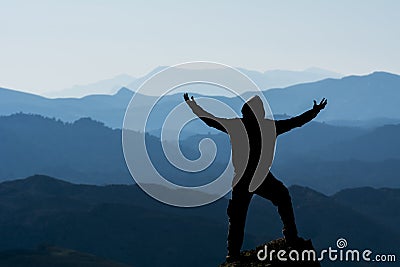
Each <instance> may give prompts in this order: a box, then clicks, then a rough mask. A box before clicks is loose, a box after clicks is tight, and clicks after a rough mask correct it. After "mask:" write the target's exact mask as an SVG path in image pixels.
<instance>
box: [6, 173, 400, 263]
mask: <svg viewBox="0 0 400 267" xmlns="http://www.w3.org/2000/svg"><path fill="white" fill-rule="evenodd" d="M290 192H291V195H292V198H293V203H294V208H295V213H296V218H297V224H298V228H299V231H300V235H301V236H303V237H304V238H311V239H312V241H313V243H314V246H315V248H316V249H317V251H320V250H322V249H327V248H328V247H332V248H334V249H335V248H336V240H337V239H338V238H345V239H346V240H347V242H348V246H349V248H353V249H355V248H357V249H362V250H363V249H366V248H368V249H370V250H372V251H373V252H374V253H387V254H389V253H392V254H396V253H398V250H397V248H398V247H399V245H400V231H399V228H398V224H399V223H400V220H399V216H397V214H396V212H395V211H396V209H397V207H398V206H399V204H400V191H399V189H388V188H382V189H373V188H369V187H364V188H357V189H348V190H343V191H341V192H339V193H337V194H335V195H333V196H330V197H328V196H326V195H323V194H321V193H318V192H316V191H314V190H312V189H310V188H307V187H300V186H293V187H290ZM227 201H228V200H227V199H226V198H222V199H220V200H219V201H217V202H215V203H212V204H209V205H206V206H202V207H198V208H190V209H183V208H176V207H171V206H168V205H164V204H162V203H160V202H157V201H156V200H154V199H152V198H150V197H149V196H147V195H146V194H145V193H144V192H143V191H141V189H140V188H138V187H137V186H136V185H110V186H90V185H77V184H70V183H67V182H64V181H60V180H57V179H54V178H51V177H48V176H42V175H36V176H32V177H28V178H26V179H21V180H15V181H10V182H3V183H0V203H1V205H0V235H1V236H2V238H1V239H0V250H3V251H10V250H11V251H12V253H10V252H8V254H7V253H5V252H0V265H2V266H5V264H4V263H5V262H7V260H10V259H12V258H13V259H15V258H18V257H16V256H15V255H18V253H20V254H19V255H20V258H21V259H22V258H23V255H26V254H27V253H26V250H32V249H35V248H36V247H37V246H43V245H45V246H47V247H49V246H50V247H64V248H68V250H67V251H70V250H75V251H80V252H82V253H84V254H86V253H89V254H93V255H96V256H97V257H101V258H103V259H109V260H110V261H117V262H121V263H124V264H127V265H130V266H141V267H146V266H185V267H186V266H198V267H203V266H218V264H219V263H221V262H223V260H224V256H225V253H226V250H225V239H226V230H227V216H226V206H227ZM280 229H281V223H280V220H279V217H278V214H277V212H276V209H275V207H273V206H272V204H271V203H270V202H267V201H265V200H262V199H260V198H258V197H255V198H254V199H253V201H252V203H251V205H250V209H249V212H248V220H247V225H246V236H245V244H244V249H249V248H254V247H255V246H256V245H258V244H261V243H264V242H267V241H269V240H273V239H276V238H277V237H280V236H281V232H280V231H281V230H280ZM24 251H25V252H24ZM61 251H62V253H65V250H61ZM24 253H25V254H24ZM10 254H11V255H14V256H13V257H8V258H7V255H10ZM50 254H51V253H50ZM30 255H32V253H30ZM34 255H35V254H34ZM36 255H37V253H36ZM46 255H48V254H47V253H43V254H42V257H44V258H45V257H46ZM59 255H60V254H59ZM75 255H76V257H75V258H74V259H75V262H77V261H76V260H77V256H78V255H79V254H75ZM82 255H83V254H82ZM48 256H49V257H50V256H51V255H48ZM397 256H398V255H397ZM83 259H85V260H87V259H94V257H91V258H89V257H88V256H85V257H83ZM49 260H51V258H49ZM53 260H54V258H53ZM104 262H105V261H104ZM63 266H64V265H63ZM65 266H71V265H65ZM116 266H120V265H116ZM322 266H364V265H362V263H355V264H354V265H353V264H351V263H348V262H334V263H330V262H323V265H322Z"/></svg>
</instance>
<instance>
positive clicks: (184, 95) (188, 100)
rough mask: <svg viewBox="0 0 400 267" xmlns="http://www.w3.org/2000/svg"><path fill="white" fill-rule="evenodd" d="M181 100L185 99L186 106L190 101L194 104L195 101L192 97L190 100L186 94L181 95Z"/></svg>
mask: <svg viewBox="0 0 400 267" xmlns="http://www.w3.org/2000/svg"><path fill="white" fill-rule="evenodd" d="M183 99H185V101H186V103H188V104H189V103H190V102H192V101H193V102H195V101H194V97H193V96H192V97H191V99H190V98H189V95H188V93H184V94H183Z"/></svg>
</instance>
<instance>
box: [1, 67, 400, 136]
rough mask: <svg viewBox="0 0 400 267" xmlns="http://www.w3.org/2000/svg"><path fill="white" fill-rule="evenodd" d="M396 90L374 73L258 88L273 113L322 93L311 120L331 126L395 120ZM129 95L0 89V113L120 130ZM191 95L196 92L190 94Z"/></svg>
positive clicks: (399, 82)
mask: <svg viewBox="0 0 400 267" xmlns="http://www.w3.org/2000/svg"><path fill="white" fill-rule="evenodd" d="M399 88H400V76H398V75H395V74H390V73H385V72H375V73H372V74H369V75H366V76H348V77H343V78H340V79H325V80H321V81H317V82H311V83H304V84H298V85H293V86H289V87H286V88H281V89H270V90H266V91H264V95H265V97H266V99H267V100H268V102H269V105H270V106H271V109H272V112H273V113H274V114H275V115H279V114H280V115H284V114H286V115H287V116H292V115H296V114H299V113H301V112H303V111H305V110H307V109H309V108H311V107H312V100H313V99H321V98H322V97H326V98H328V107H327V108H326V110H324V112H322V113H321V114H320V115H319V116H318V117H317V120H319V121H325V122H332V123H335V124H336V125H356V124H357V125H362V126H377V125H383V124H385V123H396V122H397V123H398V122H399V121H400V110H399V109H398V108H397V105H398V101H399V100H400V91H399ZM134 94H135V93H134V92H132V91H131V90H129V89H127V88H122V89H120V90H119V91H118V92H117V93H116V94H114V95H90V96H86V97H83V98H56V99H48V98H44V97H41V96H38V95H33V94H27V93H22V92H18V91H13V90H9V89H5V88H0V115H10V114H13V113H17V112H24V113H33V114H40V115H43V116H46V117H54V118H56V119H61V120H63V121H69V122H72V121H75V120H77V119H79V118H82V117H90V118H93V119H95V120H98V121H101V122H104V123H105V125H107V126H110V127H112V128H122V122H123V118H124V114H125V110H126V108H127V106H128V103H129V101H130V100H131V98H132V96H133V95H134ZM251 95H252V93H246V94H245V95H243V97H244V98H245V99H246V98H248V97H249V96H251ZM195 96H196V97H199V96H201V95H199V94H195ZM135 97H138V98H140V103H141V105H142V106H143V107H149V106H150V105H152V104H153V103H155V102H156V100H157V97H154V96H146V95H142V94H138V93H136V94H135ZM213 98H214V99H216V100H220V101H222V102H224V103H226V104H228V105H229V106H231V107H232V108H233V110H235V111H236V112H238V114H239V113H240V108H241V106H242V104H243V101H242V100H240V99H238V98H229V97H218V96H213ZM182 101H183V100H182V95H181V94H180V93H179V94H172V95H166V96H165V97H163V99H162V101H160V102H159V103H158V104H157V105H156V106H155V108H154V109H155V110H156V111H158V114H157V116H153V117H154V118H153V119H152V120H150V121H149V122H148V130H149V131H155V130H158V129H160V128H161V127H162V124H163V122H164V121H165V118H166V116H167V115H168V113H169V112H170V110H172V109H173V108H174V107H175V106H176V105H177V104H179V103H182ZM205 108H206V109H210V111H211V112H214V113H216V114H219V115H222V116H223V114H221V110H219V109H218V108H215V107H209V106H207V105H206V106H205ZM188 112H190V110H188ZM134 116H137V119H140V117H141V116H143V114H141V108H140V107H138V110H137V114H135V115H134ZM133 118H136V117H133ZM193 127H194V128H193V129H192V131H193V132H197V133H198V132H199V131H200V132H203V133H207V131H208V130H205V128H204V127H200V126H199V125H197V126H196V125H195V126H193ZM134 130H143V129H142V125H138V126H137V129H134Z"/></svg>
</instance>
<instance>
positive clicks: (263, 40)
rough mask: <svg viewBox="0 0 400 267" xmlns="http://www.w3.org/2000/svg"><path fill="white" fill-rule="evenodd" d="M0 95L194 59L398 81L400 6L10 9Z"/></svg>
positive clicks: (126, 1)
mask: <svg viewBox="0 0 400 267" xmlns="http://www.w3.org/2000/svg"><path fill="white" fill-rule="evenodd" d="M0 12H1V13H0V87H6V88H13V89H17V90H22V91H30V92H35V93H41V92H48V91H52V90H54V91H57V90H60V89H63V88H68V87H71V86H73V85H75V84H87V83H92V82H96V81H98V80H102V79H107V78H111V77H113V76H116V75H119V74H124V73H126V74H129V75H132V76H135V77H139V76H142V75H144V74H146V73H147V72H149V71H150V70H152V69H154V68H155V67H157V66H160V65H163V66H167V65H175V64H178V63H182V62H187V61H192V60H206V61H216V62H220V63H223V64H227V65H231V66H236V67H243V68H246V69H252V70H258V71H265V70H271V69H288V70H301V69H306V68H309V67H320V68H324V69H328V70H332V71H336V72H339V73H343V74H366V73H369V72H372V71H375V70H383V71H389V72H393V73H400V53H399V48H400V27H399V25H400V16H399V14H400V1H395V0H393V1H385V0H381V1H379V0H377V1H361V0H359V1H344V0H339V1H338V0H337V1H316V0H315V1H311V0H310V1H295V0H293V1H265V0H264V1H212V0H202V1H184V0H182V1H151V0H150V1H130V0H120V1H118V0H115V1H94V0H87V1H78V0H69V1H63V0H58V1H40V0H36V1H3V0H0Z"/></svg>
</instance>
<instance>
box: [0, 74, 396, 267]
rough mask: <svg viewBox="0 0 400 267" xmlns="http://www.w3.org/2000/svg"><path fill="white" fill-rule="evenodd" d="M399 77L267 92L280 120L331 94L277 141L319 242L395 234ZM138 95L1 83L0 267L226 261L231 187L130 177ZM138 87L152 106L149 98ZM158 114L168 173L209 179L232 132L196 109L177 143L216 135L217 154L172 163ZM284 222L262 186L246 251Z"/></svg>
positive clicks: (155, 146) (372, 242)
mask: <svg viewBox="0 0 400 267" xmlns="http://www.w3.org/2000/svg"><path fill="white" fill-rule="evenodd" d="M397 88H400V76H398V75H395V74H390V73H384V72H376V73H372V74H369V75H365V76H350V77H343V78H337V79H333V78H328V79H324V80H321V81H317V82H311V83H303V84H299V85H293V86H289V87H286V88H279V89H270V90H266V91H264V94H265V96H266V98H267V99H268V100H269V101H270V105H271V108H272V111H273V112H274V114H275V117H276V119H280V118H287V117H290V116H292V115H296V114H298V113H300V112H301V111H302V110H305V109H307V108H308V107H309V106H310V102H311V100H313V99H314V98H319V97H321V96H326V97H327V98H329V109H328V110H327V112H326V113H323V114H321V116H319V117H318V119H317V121H315V122H311V123H310V124H308V125H306V126H304V127H302V128H299V129H295V130H292V131H291V132H289V133H287V134H285V135H282V136H280V137H279V138H278V143H277V148H276V154H275V160H274V164H273V169H272V171H273V172H274V174H275V175H277V177H280V178H281V179H282V180H283V181H284V183H285V184H286V185H288V186H290V191H291V194H292V196H293V202H294V207H295V212H296V217H297V218H298V219H297V220H298V225H299V229H301V230H300V231H301V233H300V234H301V235H302V236H304V237H307V238H311V239H312V240H313V243H314V245H315V247H316V248H317V249H319V248H321V249H322V248H324V247H326V246H328V245H334V243H335V242H336V239H335V238H337V237H338V236H344V237H346V238H347V239H348V240H349V242H351V245H352V246H355V247H357V246H358V247H368V248H370V249H374V250H376V251H385V250H387V249H388V248H395V247H397V246H398V244H399V243H400V232H399V230H398V227H397V226H398V224H399V223H400V221H399V220H398V216H397V215H396V212H394V211H395V210H396V209H398V207H399V204H400V191H399V189H398V188H400V180H399V179H398V175H397V174H398V173H399V172H400V167H399V166H400V154H399V153H398V148H399V147H400V141H399V140H400V139H399V138H398V136H399V134H400V110H399V109H398V108H397V105H396V103H397V102H398V100H399V99H400V91H398V90H397ZM377 91H379V95H380V97H379V98H377V97H376V92H377ZM133 94H134V92H133V91H131V90H129V89H127V88H121V89H120V90H119V91H118V92H116V93H115V94H114V95H90V96H86V97H83V98H64V99H63V98H55V99H49V98H44V97H41V96H36V95H32V94H26V93H22V92H17V91H14V90H9V89H0V95H1V98H0V102H1V104H0V113H1V114H2V115H1V117H0V137H1V140H2V146H1V150H0V160H1V162H2V167H1V169H0V180H1V181H2V183H1V184H0V203H1V205H0V216H1V220H0V229H1V236H2V237H3V238H2V239H1V242H0V249H1V250H3V251H4V252H2V253H0V264H2V265H7V264H13V265H14V264H16V265H15V266H23V265H24V264H26V263H24V261H38V262H39V263H38V266H39V265H40V261H43V259H47V260H48V264H50V265H51V262H53V261H55V262H57V261H70V262H74V261H75V262H76V260H77V259H76V258H74V257H85V258H86V259H87V260H88V261H92V263H93V262H95V263H94V264H97V265H96V266H102V265H101V264H104V266H123V264H125V265H128V266H217V265H218V264H219V263H221V262H223V255H224V253H225V252H224V251H225V238H226V227H227V216H226V211H225V209H226V205H227V198H228V197H229V196H226V197H225V198H223V199H221V200H219V201H217V202H215V203H213V204H211V205H207V206H205V207H200V208H193V209H181V208H173V207H169V206H167V205H165V204H161V203H159V202H157V201H155V200H154V199H152V198H151V197H149V196H147V195H146V194H145V193H144V192H143V191H141V190H140V188H138V187H137V186H136V185H135V184H134V180H133V179H132V177H131V175H130V173H129V171H128V169H127V167H126V164H125V160H124V156H123V151H122V145H121V142H122V140H121V126H122V121H121V120H122V118H123V115H124V110H125V108H126V105H127V104H128V102H129V100H130V98H131V97H132V96H133ZM250 95H251V93H249V94H248V96H250ZM248 96H244V97H248ZM140 97H142V98H143V105H146V99H149V98H152V96H145V95H143V96H140ZM211 97H213V98H217V99H219V100H221V101H223V102H226V103H228V104H230V105H232V106H234V105H235V103H238V100H236V99H233V98H227V97H221V96H211ZM166 98H167V99H166V100H165V101H163V102H161V103H160V105H162V106H161V107H158V108H159V109H160V110H163V111H165V112H166V113H165V114H167V113H168V111H169V110H171V109H172V108H173V107H174V106H175V105H176V104H177V103H178V102H181V101H183V100H182V95H180V94H176V95H171V96H167V97H166ZM149 103H150V101H149ZM188 112H190V111H189V110H188ZM216 112H218V111H216ZM154 118H155V120H154V121H150V123H152V125H153V126H152V129H153V131H150V132H149V135H148V140H149V141H148V147H147V148H148V152H149V155H150V157H151V158H152V161H153V162H156V163H157V170H158V171H159V172H160V173H162V174H163V175H164V176H165V177H166V178H167V179H168V180H170V181H172V182H174V183H177V184H181V185H186V186H195V185H199V184H205V183H208V182H210V181H212V180H214V179H216V178H217V177H218V176H219V175H220V174H221V172H222V171H223V170H224V169H225V168H226V165H227V164H229V160H230V144H229V139H228V137H227V136H226V135H225V134H223V133H217V132H215V131H212V130H211V131H210V130H209V129H208V128H207V127H206V126H205V125H203V123H202V122H201V121H199V120H196V121H194V122H192V123H191V127H186V128H184V130H183V132H182V133H181V136H180V146H181V149H182V152H183V153H184V155H185V156H186V157H187V158H189V159H196V158H198V157H199V156H200V154H199V150H198V145H199V143H200V141H201V140H202V139H204V138H211V139H212V140H213V141H214V142H215V143H216V145H217V156H216V158H215V160H214V162H213V163H212V164H211V165H210V166H209V167H208V168H207V169H206V170H204V171H202V172H199V173H187V172H185V171H182V170H180V169H178V168H176V167H174V166H173V165H172V164H171V163H170V162H169V161H168V160H167V158H165V156H164V154H163V150H162V146H161V143H162V142H161V141H160V136H158V135H157V133H159V132H160V131H159V130H158V129H157V125H162V120H163V116H162V115H160V116H159V117H158V116H157V117H154ZM157 119H158V120H157ZM187 128H189V129H187ZM186 130H188V131H186ZM138 131H139V129H138ZM134 134H135V133H134ZM136 134H137V135H138V136H139V135H140V134H139V132H137V133H136ZM167 142H168V140H167ZM288 166H290V168H289V167H288ZM138 167H139V168H140V166H138ZM153 186H158V185H156V184H155V185H153ZM280 227H281V226H280V221H279V217H278V215H277V214H276V212H275V208H274V207H273V206H272V205H271V204H270V203H268V202H266V201H265V200H262V199H259V198H258V197H257V198H256V200H255V201H254V203H253V204H252V205H251V208H250V211H249V218H248V223H247V226H246V238H245V240H246V241H245V248H253V247H255V246H256V245H258V244H260V243H262V242H265V241H267V240H272V239H274V238H277V237H279V236H280V235H281V234H280ZM181 229H186V230H185V231H181ZM171 240H174V241H173V242H172V241H171ZM210 246H212V250H208V249H207V248H210ZM54 251H62V253H64V254H65V255H66V256H65V258H61V259H60V258H57V257H56V256H54V255H58V254H57V253H55V252H54ZM71 251H72V252H71ZM78 251H79V252H78ZM154 251H158V253H159V254H158V256H157V257H154V256H152V253H154ZM79 253H83V254H82V255H81V254H79ZM84 253H87V255H86V254H84ZM21 255H24V256H23V257H22V256H21ZM38 255H41V256H40V257H39V256H38ZM77 255H78V256H77ZM94 255H95V256H94ZM199 255H201V256H199ZM96 257H99V258H96ZM102 259H108V261H105V262H103V261H104V260H102ZM44 261H45V262H46V260H44ZM177 263H178V264H177ZM17 264H20V265H17ZM71 264H77V263H71ZM81 264H82V262H81ZM86 264H89V263H86ZM107 264H109V265H107ZM119 264H120V265H119ZM329 264H332V263H329V262H327V263H326V264H325V265H324V266H330V265H329ZM43 266H44V265H43ZM46 266H47V265H46ZM82 266H89V265H82ZM332 266H335V265H332ZM349 266H350V265H349ZM355 266H362V265H355Z"/></svg>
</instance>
